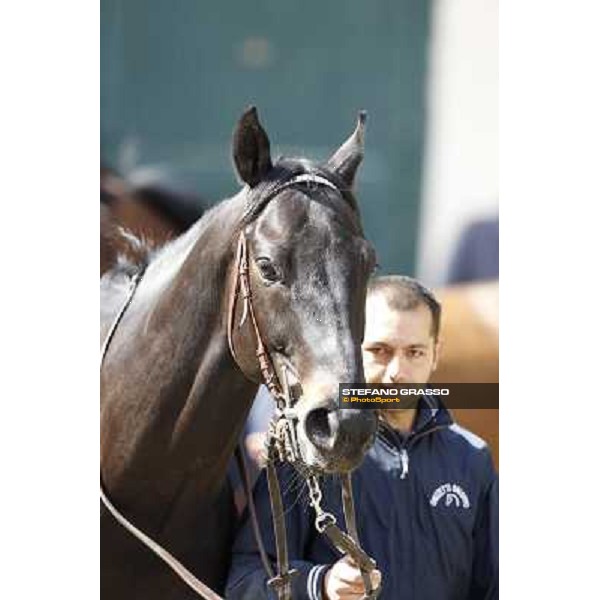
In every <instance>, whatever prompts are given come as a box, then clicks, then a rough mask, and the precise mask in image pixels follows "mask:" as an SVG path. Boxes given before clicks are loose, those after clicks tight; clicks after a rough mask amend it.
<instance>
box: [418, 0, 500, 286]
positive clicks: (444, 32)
mask: <svg viewBox="0 0 600 600" xmlns="http://www.w3.org/2000/svg"><path fill="white" fill-rule="evenodd" d="M429 61H430V63H429V92H428V96H429V98H428V120H427V128H428V131H427V135H426V150H425V161H424V174H423V177H424V179H423V199H422V205H421V206H422V208H421V223H420V231H419V247H418V250H417V274H418V276H419V277H420V278H421V279H422V280H423V281H424V282H425V283H426V284H428V285H438V284H439V283H441V282H442V281H443V279H444V277H445V275H446V272H447V268H448V263H449V261H450V257H451V254H452V251H453V249H454V247H455V244H456V242H457V239H458V236H459V235H460V233H461V231H462V228H463V227H464V226H465V225H466V224H468V223H469V222H470V221H471V219H473V218H477V217H485V216H488V215H494V214H496V212H497V207H498V0H436V1H435V3H434V15H433V23H432V35H431V47H430V55H429Z"/></svg>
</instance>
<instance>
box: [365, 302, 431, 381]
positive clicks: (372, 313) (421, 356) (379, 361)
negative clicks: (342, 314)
mask: <svg viewBox="0 0 600 600" xmlns="http://www.w3.org/2000/svg"><path fill="white" fill-rule="evenodd" d="M362 351H363V362H364V368H365V378H366V381H367V383H369V384H377V383H392V384H393V383H427V382H428V381H429V378H430V377H431V374H432V373H433V371H434V370H435V368H436V366H437V359H438V353H439V342H436V340H435V339H434V338H433V334H432V316H431V311H430V310H429V308H428V307H427V305H425V304H419V305H418V306H417V307H416V308H414V309H411V310H406V311H396V310H393V309H391V308H390V307H389V306H388V303H387V301H386V299H385V297H384V295H383V294H381V293H377V292H375V293H373V294H370V295H369V297H368V298H367V305H366V324H365V338H364V341H363V345H362Z"/></svg>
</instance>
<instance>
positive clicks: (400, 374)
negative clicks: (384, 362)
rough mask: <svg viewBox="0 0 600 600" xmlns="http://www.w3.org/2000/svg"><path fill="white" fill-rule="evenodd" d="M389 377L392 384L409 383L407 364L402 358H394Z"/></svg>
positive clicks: (391, 362) (389, 366) (390, 365)
mask: <svg viewBox="0 0 600 600" xmlns="http://www.w3.org/2000/svg"><path fill="white" fill-rule="evenodd" d="M388 377H389V380H390V381H391V382H392V383H409V373H408V368H407V364H406V361H405V360H403V358H402V357H401V356H394V358H393V359H392V360H391V361H390V363H389V364H388Z"/></svg>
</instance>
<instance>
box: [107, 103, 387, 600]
mask: <svg viewBox="0 0 600 600" xmlns="http://www.w3.org/2000/svg"><path fill="white" fill-rule="evenodd" d="M363 129H364V115H363V114H361V116H360V118H359V122H358V125H357V127H356V129H355V131H354V133H353V134H352V135H351V136H350V138H348V140H347V141H346V142H345V143H344V144H343V145H342V146H341V147H340V148H339V149H338V150H337V151H336V152H335V153H334V154H333V156H332V157H331V158H330V159H329V160H328V161H327V162H325V163H324V164H322V165H316V164H314V163H312V162H310V161H308V160H305V159H280V160H278V161H277V162H276V163H275V164H273V163H272V161H271V155H270V143H269V139H268V137H267V134H266V133H265V131H264V129H263V128H262V126H261V125H260V123H259V121H258V117H257V113H256V110H255V109H254V108H251V109H249V110H248V111H247V112H246V113H244V115H243V116H242V117H241V119H240V121H239V123H238V125H237V128H236V131H235V133H234V139H233V157H234V162H235V165H236V168H237V172H238V175H239V177H240V179H241V180H242V181H243V182H244V183H245V186H244V188H243V189H242V190H241V191H240V192H239V193H238V194H237V195H235V196H234V197H232V198H230V199H228V200H225V201H223V202H221V203H220V204H218V205H217V206H216V207H215V208H213V209H212V210H210V211H209V212H207V213H206V214H205V215H204V216H203V217H202V219H200V220H199V221H198V222H197V223H196V224H195V225H194V226H193V227H192V228H191V229H190V230H188V231H187V232H186V233H184V234H183V235H182V236H180V237H179V238H177V239H176V240H174V241H172V242H170V243H169V244H167V245H166V246H165V247H164V248H162V249H161V250H159V251H157V252H156V253H155V254H154V255H153V256H152V258H151V259H150V260H149V262H148V265H147V268H146V270H145V273H144V275H143V277H142V278H141V280H140V283H139V286H138V288H137V290H136V292H135V295H134V296H133V299H132V302H131V304H130V305H129V307H128V309H127V310H126V312H125V313H124V315H123V318H122V320H121V322H120V324H119V326H118V328H117V329H116V331H115V335H114V337H113V338H112V341H111V344H110V347H109V348H108V351H107V353H106V356H105V359H104V363H103V367H102V369H101V398H102V399H101V478H102V481H103V485H104V488H105V490H106V493H107V494H108V496H109V497H110V499H111V500H112V502H113V503H114V504H115V505H116V506H117V507H118V508H119V510H120V511H121V512H122V513H123V514H124V515H125V516H126V517H127V518H128V519H130V520H131V521H132V522H133V523H134V524H135V525H137V526H138V527H139V528H141V529H142V530H144V531H145V532H146V533H147V534H149V535H150V536H152V537H153V538H154V539H155V540H156V541H158V542H159V543H160V544H161V545H163V546H164V547H165V548H167V549H168V550H169V551H171V552H172V553H173V554H174V555H175V556H176V557H177V558H178V559H179V560H180V561H181V562H182V563H184V564H185V565H186V566H187V567H188V568H189V569H190V570H192V571H193V572H194V574H195V575H196V576H197V577H199V578H200V579H201V580H202V581H204V582H205V583H206V584H208V585H209V586H211V587H212V588H213V589H215V590H217V591H221V592H222V590H223V585H224V579H225V577H226V573H227V568H228V562H229V551H230V544H231V541H232V540H231V538H232V526H233V523H234V514H233V503H232V498H231V490H230V488H229V485H228V483H227V469H228V463H229V461H230V458H231V456H232V454H233V450H234V447H235V444H236V442H237V440H238V437H239V434H240V431H241V429H242V426H243V424H244V421H245V418H246V415H247V412H248V410H249V408H250V405H251V403H252V399H253V397H254V395H255V393H256V391H257V387H258V381H259V370H258V362H257V358H256V339H255V337H254V335H255V334H254V330H253V329H252V327H251V326H250V324H249V321H250V319H249V318H245V315H244V314H243V303H242V302H238V303H236V304H234V305H233V306H234V309H233V316H234V317H235V320H234V323H235V327H234V330H233V335H232V339H231V343H232V346H233V352H234V353H235V357H236V358H234V356H233V353H232V351H231V350H230V347H229V344H228V335H227V332H228V323H229V311H230V308H231V306H232V304H231V297H232V287H233V285H234V283H235V281H236V277H237V273H236V268H237V263H236V250H237V244H238V239H240V236H241V232H243V233H244V234H245V239H246V240H247V249H248V257H249V281H250V287H251V289H252V298H253V305H254V311H255V314H256V320H257V323H258V326H259V328H260V332H261V334H262V337H263V338H264V343H265V346H266V348H267V350H268V352H269V354H270V356H271V359H272V362H273V366H274V370H275V373H276V374H277V376H278V377H279V378H281V375H282V370H284V369H285V371H286V373H289V374H290V377H289V378H288V379H289V383H290V385H291V386H292V387H293V388H294V390H295V394H294V395H295V397H296V398H297V401H296V411H297V414H298V415H299V420H298V425H297V435H298V441H299V447H300V451H301V454H302V459H303V461H304V463H305V464H306V465H307V466H308V467H309V468H311V469H314V470H315V471H320V472H329V473H331V472H346V471H348V470H350V469H352V468H354V467H355V466H356V465H357V464H358V463H359V462H360V460H361V459H362V456H363V454H364V452H365V451H366V449H367V447H368V446H369V444H370V443H371V441H372V438H373V435H374V432H375V426H376V422H375V414H374V412H373V411H361V410H357V409H352V410H351V409H343V410H340V409H338V408H337V406H336V397H337V388H338V382H346V381H348V382H354V381H358V382H361V381H364V373H363V366H362V359H361V350H360V344H361V340H362V335H363V327H364V304H365V293H366V282H367V279H368V276H369V274H370V272H371V270H372V268H373V266H374V260H375V258H374V251H373V249H372V246H371V245H370V244H369V243H368V242H367V241H366V240H365V238H364V236H363V232H362V228H361V224H360V217H359V212H358V207H357V204H356V200H355V198H354V196H353V194H352V185H353V181H354V177H355V174H356V171H357V168H358V166H359V164H360V162H361V159H362V156H363V135H364V132H363ZM129 275H130V273H129V274H128V273H127V270H126V269H123V270H118V269H117V270H113V271H109V272H108V273H106V274H105V276H104V277H103V278H102V279H101V312H102V315H101V329H102V336H105V335H106V332H107V330H108V328H109V327H110V325H111V323H112V321H113V320H114V318H115V315H116V314H117V313H118V312H119V310H120V307H121V306H122V304H123V302H124V301H125V299H126V296H127V291H128V289H129V285H130V280H129ZM101 562H102V565H101V568H102V579H101V583H102V597H103V598H104V599H105V600H121V599H123V600H125V599H127V600H132V599H135V598H140V599H142V598H143V599H144V600H152V599H154V598H156V599H158V598H160V599H161V600H167V599H171V598H177V599H182V598H193V597H195V595H194V594H193V593H192V592H191V591H190V590H189V589H188V588H187V587H186V586H185V585H184V584H183V583H181V582H180V581H179V580H177V579H176V577H175V576H174V575H173V574H172V573H171V572H170V571H169V570H168V569H167V567H165V566H164V565H163V564H162V563H161V562H160V561H159V559H157V558H156V557H154V556H153V555H152V554H151V553H150V552H149V551H147V550H146V549H145V548H144V547H143V546H142V545H141V544H140V542H139V541H138V540H136V539H134V538H133V537H131V536H130V534H128V533H127V532H126V531H125V530H123V529H122V528H121V527H120V525H118V524H117V523H116V522H115V521H114V519H113V517H112V516H111V515H110V514H109V513H108V512H107V511H105V510H104V509H103V510H102V513H101Z"/></svg>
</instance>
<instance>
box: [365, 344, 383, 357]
mask: <svg viewBox="0 0 600 600" xmlns="http://www.w3.org/2000/svg"><path fill="white" fill-rule="evenodd" d="M384 351H385V350H384V349H383V348H381V347H379V346H376V347H374V348H367V352H370V353H371V354H373V355H375V356H381V355H383V353H384Z"/></svg>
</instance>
